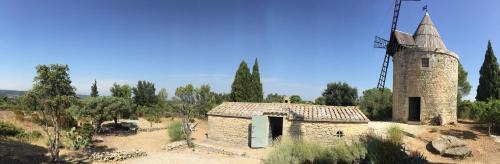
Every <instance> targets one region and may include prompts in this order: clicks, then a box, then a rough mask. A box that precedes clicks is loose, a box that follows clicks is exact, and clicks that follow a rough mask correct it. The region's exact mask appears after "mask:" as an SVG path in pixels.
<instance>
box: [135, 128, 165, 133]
mask: <svg viewBox="0 0 500 164" xmlns="http://www.w3.org/2000/svg"><path fill="white" fill-rule="evenodd" d="M164 129H167V128H166V127H163V128H139V129H138V130H137V131H140V132H152V131H157V130H164Z"/></svg>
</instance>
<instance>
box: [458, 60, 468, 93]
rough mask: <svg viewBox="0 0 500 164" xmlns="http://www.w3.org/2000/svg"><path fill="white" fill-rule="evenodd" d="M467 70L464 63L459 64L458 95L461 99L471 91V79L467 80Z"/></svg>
mask: <svg viewBox="0 0 500 164" xmlns="http://www.w3.org/2000/svg"><path fill="white" fill-rule="evenodd" d="M468 74H469V73H467V71H465V69H464V67H463V65H462V63H460V64H458V91H457V92H458V97H459V100H461V98H462V97H463V96H467V95H469V93H470V89H471V88H472V87H471V85H470V83H469V81H468V80H467V75H468Z"/></svg>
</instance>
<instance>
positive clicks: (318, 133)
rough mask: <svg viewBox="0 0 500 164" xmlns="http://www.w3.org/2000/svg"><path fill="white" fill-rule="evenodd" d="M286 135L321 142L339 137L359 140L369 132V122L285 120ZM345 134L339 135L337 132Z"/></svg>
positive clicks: (331, 142)
mask: <svg viewBox="0 0 500 164" xmlns="http://www.w3.org/2000/svg"><path fill="white" fill-rule="evenodd" d="M283 129H284V130H285V133H283V134H284V135H289V136H302V137H304V138H307V139H309V140H312V141H316V142H319V143H326V144H333V143H335V142H336V141H338V140H339V139H342V140H346V141H349V140H357V139H358V138H359V137H360V136H361V135H363V134H365V133H367V132H368V124H367V123H335V122H303V121H288V120H287V121H285V126H284V127H283ZM339 131H340V132H342V133H343V135H344V136H342V137H338V136H337V132H339Z"/></svg>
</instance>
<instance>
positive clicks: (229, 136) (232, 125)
mask: <svg viewBox="0 0 500 164" xmlns="http://www.w3.org/2000/svg"><path fill="white" fill-rule="evenodd" d="M251 122H252V120H251V119H250V118H236V117H221V116H208V139H210V140H214V141H223V142H227V143H231V144H236V145H244V146H249V145H250V137H251V136H250V135H251V132H250V129H251ZM338 131H342V133H343V134H344V136H343V137H341V138H339V137H337V135H336V134H337V132H338ZM367 131H368V124H367V123H334V122H303V121H289V120H288V119H287V118H286V117H284V119H283V135H284V136H301V137H304V138H307V139H310V140H313V141H317V142H319V143H327V144H331V143H334V142H335V141H337V140H339V139H343V140H353V139H358V137H359V136H360V135H362V134H364V133H366V132H367Z"/></svg>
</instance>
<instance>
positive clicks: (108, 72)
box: [0, 0, 500, 100]
mask: <svg viewBox="0 0 500 164" xmlns="http://www.w3.org/2000/svg"><path fill="white" fill-rule="evenodd" d="M393 3H394V1H393V0H376V1H375V0H358V1H352V0H343V1H341V0H299V1H291V0H287V1H278V0H264V1H263V0H162V1H159V0H72V1H68V0H2V1H0V89H14V90H26V89H29V88H31V85H32V80H33V77H34V75H35V66H36V65H38V64H51V63H60V64H68V65H69V66H70V69H71V70H70V73H71V79H72V80H73V85H74V86H75V87H76V88H77V93H81V94H88V93H89V92H90V85H91V83H92V81H93V80H94V79H97V82H98V87H99V91H100V92H101V93H102V94H104V95H106V94H109V87H110V86H111V85H112V84H113V83H114V82H118V83H121V84H124V83H127V84H131V85H135V84H136V83H137V80H148V81H151V82H154V83H155V84H156V88H157V90H159V88H166V89H167V91H168V92H169V96H171V95H173V91H174V90H175V88H176V87H177V86H180V85H184V84H187V83H193V84H194V85H200V84H210V85H211V86H212V89H213V90H214V91H216V92H226V93H227V92H230V90H231V83H232V81H233V78H234V73H235V71H236V69H237V67H238V65H239V63H240V62H241V60H246V61H247V62H248V63H250V66H251V65H252V64H253V60H254V59H255V58H258V59H259V64H260V73H261V80H262V82H263V87H264V92H265V94H267V93H271V92H277V93H280V94H287V95H292V94H299V95H301V96H302V97H303V98H305V99H307V100H314V99H315V98H316V97H318V96H320V94H321V92H322V91H323V90H324V88H325V87H326V84H327V83H328V82H335V81H345V82H347V83H349V84H351V85H353V86H354V87H357V88H358V90H359V92H360V93H361V91H362V90H365V89H368V88H373V87H376V84H377V80H378V76H379V72H380V68H381V65H382V60H383V55H384V50H382V49H374V48H372V46H373V43H372V42H373V38H374V35H380V36H383V37H388V35H389V29H390V24H391V19H392V12H393V11H392V10H393V6H394V5H393ZM426 4H427V5H428V8H429V13H430V16H431V18H432V20H433V21H434V24H435V25H436V27H437V29H438V31H439V32H440V34H441V37H442V38H443V40H444V42H445V44H446V46H447V47H448V49H450V50H452V51H454V52H456V53H457V54H458V55H459V56H460V60H461V62H462V63H463V65H464V67H465V69H466V70H467V71H468V72H469V81H470V82H471V83H472V86H473V88H472V91H471V95H469V96H468V98H473V97H474V96H475V94H476V87H477V84H478V79H479V68H480V66H481V64H482V62H483V60H484V53H485V51H486V45H487V41H488V40H492V43H493V48H494V50H495V51H496V52H497V57H499V56H498V54H500V11H499V10H498V9H499V7H500V1H498V0H480V1H472V0H433V1H431V0H423V1H421V2H403V7H402V9H401V15H400V20H399V27H398V28H399V30H401V31H406V32H409V33H413V32H414V31H415V29H416V27H417V25H418V23H419V21H420V19H421V18H422V16H423V14H424V12H423V11H422V7H423V6H425V5H426ZM388 78H389V79H388V81H387V86H388V87H391V88H392V65H391V66H390V72H389V77H388Z"/></svg>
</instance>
